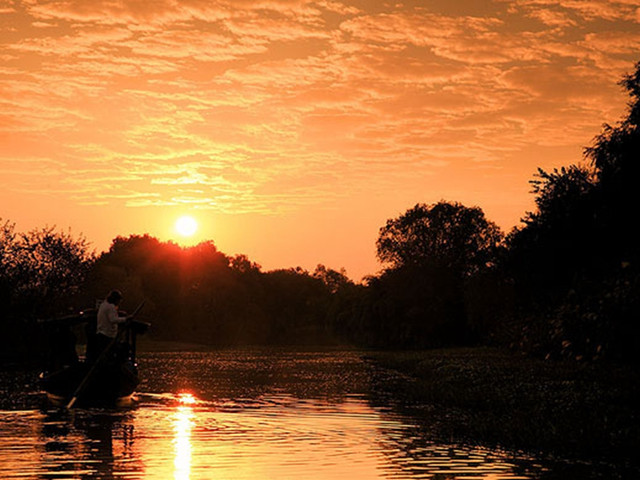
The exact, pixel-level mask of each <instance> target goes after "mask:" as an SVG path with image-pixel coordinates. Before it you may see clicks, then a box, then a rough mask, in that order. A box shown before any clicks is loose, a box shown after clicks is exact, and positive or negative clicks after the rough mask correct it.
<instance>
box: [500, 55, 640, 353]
mask: <svg viewBox="0 0 640 480" xmlns="http://www.w3.org/2000/svg"><path fill="white" fill-rule="evenodd" d="M622 85H623V86H624V87H625V88H626V89H627V91H628V92H629V94H630V97H631V101H630V103H629V110H628V115H627V117H626V118H625V119H623V120H622V121H620V122H619V123H618V124H617V125H615V126H610V125H605V126H604V128H603V132H602V133H601V134H600V135H599V136H597V137H596V139H595V141H594V145H593V146H591V147H589V148H587V149H586V150H585V156H586V160H587V161H588V163H587V164H586V165H571V166H569V167H564V168H562V169H560V170H554V171H553V172H545V171H543V170H539V171H538V175H537V177H536V179H535V180H534V181H533V182H532V183H533V186H534V193H535V194H536V206H537V211H536V212H533V213H529V214H527V216H526V217H525V218H524V226H523V227H521V228H519V229H516V230H515V231H514V232H512V233H511V234H510V235H509V238H508V255H507V256H506V260H505V262H504V267H505V275H507V276H509V277H510V278H512V279H513V281H514V285H515V287H516V289H517V291H518V302H519V305H520V310H521V313H520V315H519V321H520V325H519V326H518V328H516V329H515V331H517V332H518V335H517V338H516V339H515V343H516V344H517V345H518V347H519V348H523V349H525V350H528V351H532V352H536V353H540V354H542V355H547V356H564V357H571V358H600V357H609V358H616V359H625V360H629V359H631V356H632V355H633V354H632V352H633V351H636V350H637V347H638V346H639V345H638V341H637V340H635V338H636V336H635V335H634V334H633V332H634V326H635V323H636V322H637V317H638V315H639V314H640V305H639V300H638V299H639V298H640V289H639V287H640V281H639V275H640V269H639V266H640V265H639V262H640V243H639V242H638V241H637V232H636V229H637V228H636V225H637V224H638V222H639V221H640V208H639V207H640V199H639V197H638V193H637V191H638V179H639V178H640V176H639V173H640V129H639V123H638V122H639V118H640V113H639V112H640V63H638V64H636V70H635V72H634V73H633V74H631V75H628V76H627V77H625V78H624V80H623V81H622Z"/></svg>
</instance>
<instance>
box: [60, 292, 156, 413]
mask: <svg viewBox="0 0 640 480" xmlns="http://www.w3.org/2000/svg"><path fill="white" fill-rule="evenodd" d="M143 305H144V300H143V301H142V303H140V305H138V308H136V309H135V310H134V312H133V313H132V314H131V315H130V316H129V318H128V320H127V322H129V321H131V319H133V317H135V316H136V315H137V314H138V312H139V311H140V309H141V308H142V306H143ZM124 331H125V329H122V330H120V331H119V332H118V334H117V335H116V337H115V338H114V339H113V340H111V342H109V345H107V347H106V348H105V349H104V350H103V351H102V353H100V356H99V357H98V358H97V360H96V361H95V362H94V363H93V365H92V366H91V368H90V369H89V371H88V372H87V374H86V375H85V377H84V378H83V379H82V381H81V382H80V385H78V388H76V391H75V392H73V397H72V398H71V400H69V403H68V404H67V408H71V407H73V405H74V404H75V403H76V401H77V400H78V397H79V396H80V394H81V393H82V391H83V390H84V388H85V387H86V385H87V384H88V382H89V380H90V379H91V377H92V376H93V372H95V371H96V369H97V367H98V365H99V364H100V363H101V362H102V360H103V359H105V358H106V357H107V354H108V353H109V351H111V349H112V348H113V346H114V345H115V344H116V343H117V342H118V339H119V338H120V336H121V335H122V334H123V332H124Z"/></svg>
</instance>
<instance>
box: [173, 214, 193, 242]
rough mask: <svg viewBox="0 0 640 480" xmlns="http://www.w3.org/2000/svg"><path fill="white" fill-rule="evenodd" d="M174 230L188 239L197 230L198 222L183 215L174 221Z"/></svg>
mask: <svg viewBox="0 0 640 480" xmlns="http://www.w3.org/2000/svg"><path fill="white" fill-rule="evenodd" d="M175 229H176V232H178V233H179V234H180V235H182V236H183V237H190V236H192V235H193V234H194V233H196V231H197V230H198V222H196V220H195V219H194V218H193V217H190V216H188V215H184V216H182V217H180V218H178V220H176V224H175Z"/></svg>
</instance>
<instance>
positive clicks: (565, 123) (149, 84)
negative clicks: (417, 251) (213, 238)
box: [0, 0, 640, 213]
mask: <svg viewBox="0 0 640 480" xmlns="http://www.w3.org/2000/svg"><path fill="white" fill-rule="evenodd" d="M22 6H23V8H21V9H20V10H16V9H13V8H5V9H4V10H3V11H2V12H0V14H3V15H8V16H10V17H11V19H12V21H11V22H10V25H11V28H13V30H12V31H8V33H7V35H6V40H5V41H4V43H3V45H2V47H0V58H2V59H3V66H2V67H0V106H1V107H2V109H1V110H0V112H2V113H1V114H0V136H1V138H2V139H3V150H4V151H3V152H0V171H3V172H6V173H7V175H9V176H8V177H6V178H9V179H10V180H6V181H5V185H6V188H7V189H9V190H11V189H18V188H19V189H22V190H24V189H26V188H28V189H31V190H33V191H37V190H38V189H39V187H38V182H37V178H36V176H35V175H30V174H28V173H25V174H24V175H21V173H20V171H19V170H20V166H19V165H18V166H16V164H15V163H14V161H13V159H16V158H30V159H35V158H40V159H46V158H49V159H50V160H51V161H52V162H53V163H47V162H45V161H43V163H42V165H41V167H42V171H43V172H45V173H44V174H43V177H47V178H48V179H49V180H50V181H51V180H53V179H55V181H56V182H58V183H57V185H54V186H53V187H51V188H49V187H47V188H43V189H42V191H43V192H44V191H46V192H50V193H51V194H54V195H72V196H73V198H74V199H75V201H77V202H79V203H81V204H83V205H96V204H104V203H105V202H107V203H108V202H113V203H116V204H118V205H123V206H130V207H134V206H161V205H192V206H194V207H197V208H202V209H205V208H206V209H212V210H216V211H223V212H245V213H246V212H259V213H266V212H271V213H273V212H285V211H292V210H295V209H300V208H305V207H306V206H309V205H336V204H338V203H340V202H344V201H348V199H349V198H350V197H354V198H355V197H357V196H359V195H362V196H366V195H368V194H369V193H368V192H372V191H375V192H379V193H377V195H381V196H384V195H387V194H388V195H390V196H392V197H394V198H395V197H396V196H397V195H399V194H398V193H397V192H402V193H404V191H405V190H411V189H414V190H415V191H416V192H417V191H419V190H420V189H421V188H423V186H422V185H421V183H420V182H421V181H422V179H428V181H433V182H434V184H437V183H438V182H439V183H441V184H444V183H447V182H454V180H451V179H452V178H453V179H455V178H456V177H455V175H457V174H459V172H460V171H461V170H463V167H464V168H467V167H468V168H474V169H475V168H486V169H493V170H492V171H501V170H509V169H513V167H512V166H511V165H509V164H508V162H510V161H512V159H513V158H516V157H517V156H518V154H526V152H528V151H531V150H532V149H537V148H540V146H554V147H558V148H568V147H569V146H574V145H576V144H579V143H580V142H583V143H584V142H585V141H588V140H589V139H590V137H591V136H593V135H595V134H596V133H597V129H598V128H599V125H600V124H601V123H602V122H603V121H606V120H610V119H611V117H612V116H613V117H614V118H613V119H614V120H615V118H616V116H617V115H619V112H620V111H621V110H622V108H623V105H624V98H623V96H622V94H621V92H619V89H618V87H617V86H616V82H617V81H618V80H619V78H620V77H621V75H622V74H623V73H625V72H626V71H628V70H629V68H630V66H631V65H632V61H633V60H635V59H634V56H635V55H637V53H636V52H637V51H638V46H639V44H640V36H639V34H638V33H637V32H636V30H637V28H636V27H637V21H638V9H637V5H635V4H634V2H632V1H631V0H629V1H626V0H625V1H622V0H618V1H615V2H596V1H585V2H577V1H563V2H559V3H558V2H552V1H551V0H548V1H547V0H518V1H515V2H508V3H507V2H501V1H497V0H496V1H495V2H490V3H482V4H480V3H478V4H475V5H474V6H473V9H468V10H467V9H466V7H464V6H463V5H460V4H456V5H453V4H451V3H446V2H444V0H442V1H438V2H432V4H429V5H428V6H427V5H426V4H422V5H418V6H411V5H404V4H393V5H392V4H389V5H387V4H383V3H379V4H375V5H374V4H373V3H371V4H366V3H362V2H358V3H356V2H338V1H331V0H329V1H326V0H323V1H316V2H307V1H303V0H298V1H275V0H264V1H257V2H256V1H249V0H246V1H233V2H231V1H213V2H212V1H208V0H207V1H205V0H183V1H180V2H177V1H174V0H159V1H157V2H135V1H122V2H111V1H107V0H77V1H76V0H73V1H72V0H25V1H24V2H23V3H22ZM483 8H486V11H483ZM525 156H526V155H525ZM521 168H522V169H523V170H525V169H526V170H527V171H530V172H532V171H534V170H535V165H533V164H531V163H527V164H526V165H525V164H524V163H523V166H522V167H521ZM504 178H507V177H504ZM432 179H433V180H432ZM445 180H446V181H445ZM426 181H427V180H425V182H426ZM504 181H505V182H506V181H507V180H504ZM105 183H107V184H108V187H105ZM525 194H526V192H525ZM435 200H437V199H435Z"/></svg>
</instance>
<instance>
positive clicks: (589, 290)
mask: <svg viewBox="0 0 640 480" xmlns="http://www.w3.org/2000/svg"><path fill="white" fill-rule="evenodd" d="M621 83H622V85H623V86H624V87H625V88H626V90H627V91H628V93H629V96H630V102H629V108H628V112H627V116H626V117H625V118H624V119H623V120H621V121H620V122H618V123H617V124H616V125H613V126H612V125H605V126H604V128H603V131H602V132H601V134H600V135H598V136H597V137H596V138H595V139H594V142H593V145H592V146H590V147H588V148H587V149H586V150H585V155H584V159H583V161H582V162H580V163H577V164H573V165H569V166H565V167H562V168H560V169H554V170H552V171H545V170H542V169H539V170H538V171H537V173H536V174H535V176H534V178H533V179H532V180H531V185H532V193H533V194H534V195H535V206H536V208H535V210H534V211H532V212H527V213H526V214H525V216H524V218H523V219H522V222H521V225H520V226H518V227H516V228H514V229H513V230H512V231H511V232H508V233H506V234H505V233H504V232H502V231H501V230H500V229H499V228H498V226H497V225H496V224H495V223H493V222H491V221H490V220H489V219H487V218H486V217H485V215H484V212H483V211H482V210H481V209H480V208H479V207H475V206H471V207H469V206H465V205H462V204H460V203H457V202H447V201H440V202H438V203H435V204H430V205H428V204H417V205H415V206H413V207H412V208H409V209H408V210H407V211H406V212H405V213H403V214H402V215H400V216H398V217H397V218H392V219H389V220H388V221H387V222H386V224H385V225H384V226H382V227H381V228H380V232H379V236H378V239H377V242H376V248H377V257H378V259H379V260H380V262H381V264H382V265H383V269H382V271H381V273H379V274H377V275H373V276H370V277H367V278H366V279H365V280H364V282H363V283H360V284H356V283H354V282H352V281H351V280H350V279H349V278H348V277H347V276H346V274H345V272H344V271H337V270H333V269H331V268H327V267H325V266H323V265H318V267H317V268H316V269H315V270H314V271H313V272H309V271H306V270H304V269H301V268H295V269H281V270H273V271H266V272H265V271H263V270H262V269H261V267H260V266H259V265H257V264H256V263H254V262H252V261H251V260H250V259H249V258H247V257H246V256H244V255H236V256H228V255H226V254H224V253H222V252H220V251H219V250H218V249H217V248H216V246H215V244H214V243H213V242H204V243H201V244H200V245H197V246H195V247H189V248H183V247H180V246H178V245H176V244H173V243H170V242H161V241H159V240H158V239H156V238H153V237H151V236H148V235H144V236H139V235H132V236H129V237H126V238H125V237H118V238H116V239H115V240H114V241H113V243H112V245H111V247H110V249H109V250H108V251H107V252H104V253H101V254H100V255H95V254H93V253H91V252H90V251H89V245H88V243H87V241H86V240H85V239H83V238H74V237H72V236H71V235H70V234H67V233H59V232H56V231H55V230H54V229H51V228H43V229H36V230H33V231H31V232H28V233H17V232H16V231H15V228H14V226H13V224H11V223H10V222H6V221H5V222H4V223H2V222H0V301H2V304H3V309H2V317H1V318H0V333H1V335H2V340H0V342H1V343H3V344H4V346H3V350H4V351H8V349H9V347H11V348H12V349H13V350H16V349H17V350H20V349H21V348H22V349H23V350H28V345H29V341H28V340H27V339H26V338H25V335H27V334H28V333H29V332H30V331H31V330H30V329H32V328H33V324H34V322H35V320H36V319H39V318H45V317H47V316H49V317H51V316H55V315H59V314H60V313H61V312H64V311H66V310H68V309H77V308H84V307H86V306H87V305H88V304H89V305H90V304H92V303H93V302H94V301H95V299H101V298H103V297H104V296H105V295H106V293H107V292H108V290H109V289H111V288H113V287H114V286H115V287H118V288H119V289H121V290H122V291H123V292H125V295H126V298H127V300H128V302H129V307H130V308H133V307H134V306H135V303H136V302H138V301H141V300H142V299H145V300H146V302H147V305H146V306H145V312H146V314H147V316H148V317H150V318H151V319H153V330H152V331H153V335H155V336H156V337H157V338H162V339H174V340H183V341H194V342H199V343H206V344H211V345H220V346H226V345H250V344H251V345H255V344H329V343H346V342H348V343H352V344H356V345H360V346H365V347H375V348H428V347H440V346H448V345H474V344H498V345H507V346H509V347H511V348H515V349H519V350H522V351H525V352H528V353H531V354H535V355H540V356H544V357H554V358H556V357H565V358H573V359H602V358H609V359H614V360H621V361H633V360H634V355H635V353H634V352H635V351H637V348H638V339H637V337H636V336H634V334H633V332H634V331H635V323H636V322H637V319H638V318H639V314H640V295H639V293H640V291H639V286H640V282H639V280H640V275H639V273H640V269H639V268H638V267H639V261H640V258H639V255H640V242H638V239H637V232H636V225H637V224H638V220H640V219H639V218H638V217H639V216H640V208H639V207H640V202H639V199H638V194H637V185H638V182H639V181H640V176H639V175H638V173H639V171H638V170H639V168H640V127H639V124H640V63H638V64H637V65H636V69H635V72H634V73H632V74H630V75H628V76H626V77H625V78H624V79H623V81H622V82H621ZM16 339H19V340H16Z"/></svg>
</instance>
